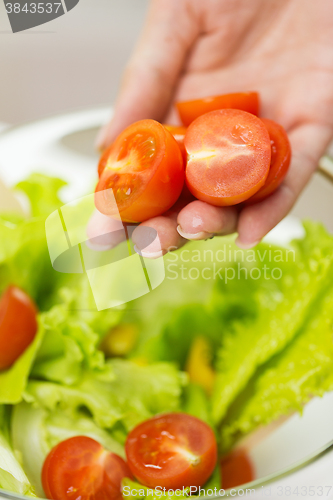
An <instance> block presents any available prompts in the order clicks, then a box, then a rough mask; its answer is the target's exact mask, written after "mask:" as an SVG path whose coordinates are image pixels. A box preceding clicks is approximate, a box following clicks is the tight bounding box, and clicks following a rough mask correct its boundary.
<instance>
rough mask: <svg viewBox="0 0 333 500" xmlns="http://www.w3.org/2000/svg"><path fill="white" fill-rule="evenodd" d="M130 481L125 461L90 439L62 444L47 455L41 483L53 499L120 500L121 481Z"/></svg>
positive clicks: (83, 437)
mask: <svg viewBox="0 0 333 500" xmlns="http://www.w3.org/2000/svg"><path fill="white" fill-rule="evenodd" d="M124 477H129V478H130V479H132V478H133V476H132V474H131V472H130V470H129V468H128V466H127V464H126V462H125V461H124V460H123V459H122V458H121V457H119V456H118V455H115V454H114V453H110V452H108V451H107V450H105V449H104V448H103V446H102V445H101V444H99V443H98V442H97V441H95V440H94V439H91V438H89V437H85V436H76V437H73V438H70V439H66V441H62V442H61V443H59V444H58V445H57V446H55V447H54V448H53V449H52V450H51V452H50V453H49V455H48V456H47V458H46V460H45V463H44V466H43V471H42V484H43V488H44V491H45V494H46V497H47V498H50V499H53V500H78V499H80V500H121V498H122V495H121V481H122V479H123V478H124Z"/></svg>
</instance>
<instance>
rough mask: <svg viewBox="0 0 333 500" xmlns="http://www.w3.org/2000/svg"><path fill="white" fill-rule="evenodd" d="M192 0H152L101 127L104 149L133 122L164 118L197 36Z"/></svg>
mask: <svg viewBox="0 0 333 500" xmlns="http://www.w3.org/2000/svg"><path fill="white" fill-rule="evenodd" d="M191 1H192V0H152V1H151V4H150V8H149V12H148V17H147V20H146V24H145V27H144V30H143V33H142V36H141V39H140V40H139V43H138V45H137V47H136V50H135V51H134V54H133V56H132V58H131V59H130V62H129V64H128V66H127V69H126V71H125V75H124V78H123V82H122V86H121V90H120V93H119V96H118V99H117V101H116V105H115V110H114V115H113V118H112V120H111V121H110V122H109V123H108V124H107V125H106V126H105V127H104V128H103V129H102V130H101V131H100V134H99V136H98V138H97V147H98V148H99V149H104V148H105V147H107V146H108V145H109V144H110V143H111V142H112V141H113V140H114V139H115V137H116V136H117V135H118V134H119V133H120V132H121V131H122V130H123V129H124V128H125V127H127V126H128V125H130V124H131V123H133V122H135V121H137V120H141V119H143V118H153V119H156V120H162V119H163V117H164V115H165V113H166V111H167V109H168V107H169V105H170V101H171V98H172V94H173V91H174V87H175V85H176V83H177V79H178V77H179V75H180V73H181V70H182V67H183V64H184V61H185V58H186V55H187V52H188V50H189V49H190V47H191V45H192V44H193V42H194V40H195V38H196V37H197V36H198V31H199V21H198V16H197V15H196V12H195V10H194V9H193V8H191V5H190V3H191Z"/></svg>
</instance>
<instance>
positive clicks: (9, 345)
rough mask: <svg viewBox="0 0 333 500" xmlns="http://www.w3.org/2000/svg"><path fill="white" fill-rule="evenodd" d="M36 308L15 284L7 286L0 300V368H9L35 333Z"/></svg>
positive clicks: (36, 327)
mask: <svg viewBox="0 0 333 500" xmlns="http://www.w3.org/2000/svg"><path fill="white" fill-rule="evenodd" d="M37 329H38V325H37V308H36V306H35V304H34V302H33V301H32V300H31V298H30V297H29V296H28V295H27V294H26V293H25V292H24V291H23V290H21V289H20V288H18V287H17V286H13V285H11V286H9V287H8V288H7V290H6V291H5V293H4V294H3V295H2V297H1V300H0V370H6V369H8V368H10V367H11V366H12V365H13V364H14V363H15V361H16V360H17V359H18V358H19V357H20V356H21V355H22V354H23V352H24V351H25V350H26V349H27V347H28V346H29V345H30V344H31V342H32V341H33V339H34V338H35V335H36V333H37Z"/></svg>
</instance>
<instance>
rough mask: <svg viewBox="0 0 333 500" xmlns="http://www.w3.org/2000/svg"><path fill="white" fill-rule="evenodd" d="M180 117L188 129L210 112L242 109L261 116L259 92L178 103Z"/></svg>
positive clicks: (239, 93) (224, 95)
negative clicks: (191, 124) (197, 119)
mask: <svg viewBox="0 0 333 500" xmlns="http://www.w3.org/2000/svg"><path fill="white" fill-rule="evenodd" d="M176 106H177V109H178V112H179V116H180V119H181V121H182V122H183V124H184V125H185V126H186V127H188V126H189V125H190V123H192V122H193V121H194V120H195V119H196V118H198V117H199V116H201V115H204V114H206V113H209V112H210V111H216V110H218V109H227V108H229V109H241V110H242V111H247V112H248V113H252V114H253V115H257V116H258V114H259V94H258V92H238V93H237V94H223V95H217V96H211V97H204V98H203V99H196V100H195V101H184V102H178V103H177V105H176Z"/></svg>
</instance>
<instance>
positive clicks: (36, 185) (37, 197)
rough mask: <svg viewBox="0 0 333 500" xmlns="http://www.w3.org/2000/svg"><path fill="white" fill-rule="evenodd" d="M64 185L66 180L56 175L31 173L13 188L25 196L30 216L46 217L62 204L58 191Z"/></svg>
mask: <svg viewBox="0 0 333 500" xmlns="http://www.w3.org/2000/svg"><path fill="white" fill-rule="evenodd" d="M66 185H67V182H65V181H63V180H62V179H58V178H57V177H50V176H48V175H44V174H39V173H33V174H31V175H30V176H29V177H28V178H27V179H25V180H24V181H21V182H19V183H18V184H17V185H16V186H15V189H16V190H19V191H22V192H23V193H24V194H25V195H26V196H27V198H28V200H29V203H30V208H31V215H32V217H44V218H46V217H47V216H48V215H50V214H51V213H52V212H54V210H56V209H57V208H59V207H60V206H61V205H62V204H63V202H62V201H61V199H60V197H59V191H60V190H61V189H62V188H63V187H64V186H66Z"/></svg>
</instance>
